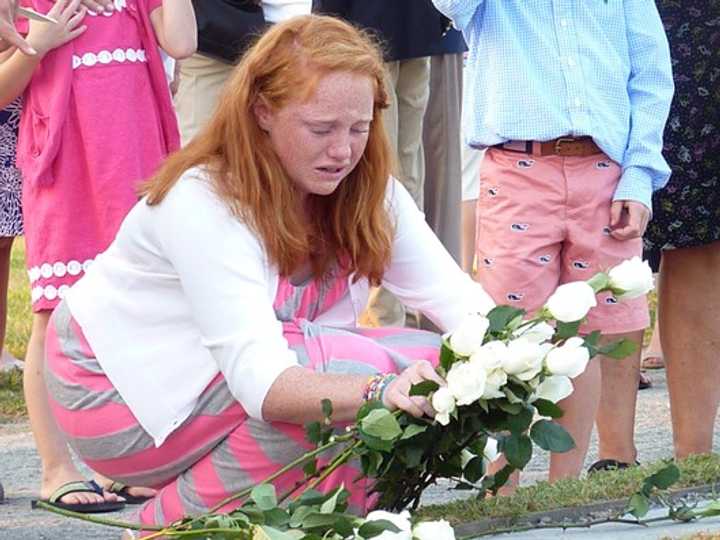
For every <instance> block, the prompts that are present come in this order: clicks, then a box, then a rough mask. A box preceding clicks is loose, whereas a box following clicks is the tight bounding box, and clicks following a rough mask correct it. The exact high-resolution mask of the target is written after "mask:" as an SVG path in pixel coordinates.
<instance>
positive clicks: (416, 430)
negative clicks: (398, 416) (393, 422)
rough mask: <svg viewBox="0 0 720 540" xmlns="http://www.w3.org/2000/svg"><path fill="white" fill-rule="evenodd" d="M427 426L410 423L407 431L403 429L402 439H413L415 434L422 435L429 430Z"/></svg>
mask: <svg viewBox="0 0 720 540" xmlns="http://www.w3.org/2000/svg"><path fill="white" fill-rule="evenodd" d="M427 428H428V427H427V426H421V425H420V424H410V425H409V426H408V427H406V428H405V431H403V434H402V437H400V440H401V441H404V440H405V439H412V438H413V437H414V436H415V435H420V434H421V433H424V432H425V431H427Z"/></svg>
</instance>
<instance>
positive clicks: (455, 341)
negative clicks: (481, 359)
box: [449, 313, 490, 356]
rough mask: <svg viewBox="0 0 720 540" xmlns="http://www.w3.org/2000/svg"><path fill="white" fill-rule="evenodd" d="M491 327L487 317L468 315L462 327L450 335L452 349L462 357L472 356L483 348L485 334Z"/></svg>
mask: <svg viewBox="0 0 720 540" xmlns="http://www.w3.org/2000/svg"><path fill="white" fill-rule="evenodd" d="M489 326H490V321H488V320H487V318H486V317H483V316H482V315H479V314H477V313H475V314H472V315H468V316H467V317H466V318H465V320H464V321H463V322H462V324H461V325H460V327H459V328H458V329H457V330H455V331H454V332H453V333H452V334H451V335H450V340H449V341H450V348H451V349H452V350H453V351H455V353H456V354H459V355H460V356H470V355H471V354H472V353H474V352H475V351H477V350H478V349H479V348H480V347H482V343H483V339H484V338H485V332H487V329H488V327H489Z"/></svg>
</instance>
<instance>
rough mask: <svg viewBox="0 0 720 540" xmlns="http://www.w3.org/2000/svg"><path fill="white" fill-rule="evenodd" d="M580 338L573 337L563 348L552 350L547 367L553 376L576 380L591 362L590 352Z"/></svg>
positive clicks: (546, 361)
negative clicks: (563, 376)
mask: <svg viewBox="0 0 720 540" xmlns="http://www.w3.org/2000/svg"><path fill="white" fill-rule="evenodd" d="M584 343H585V342H584V341H583V339H582V338H580V337H577V336H576V337H571V338H570V339H568V340H567V341H566V342H565V343H564V344H563V345H562V346H561V347H555V348H554V349H551V350H550V352H549V353H547V356H546V357H545V366H546V367H547V369H548V371H549V372H550V373H552V374H553V375H565V376H566V377H570V378H574V377H577V376H578V375H580V374H581V373H582V372H583V371H585V368H586V367H587V363H588V361H589V360H590V351H588V349H587V347H585V346H584Z"/></svg>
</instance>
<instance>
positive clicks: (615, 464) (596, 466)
mask: <svg viewBox="0 0 720 540" xmlns="http://www.w3.org/2000/svg"><path fill="white" fill-rule="evenodd" d="M637 465H640V462H639V461H636V462H635V463H633V464H631V463H625V462H623V461H618V460H617V459H601V460H600V461H596V462H595V463H593V464H592V465H590V467H589V468H588V474H593V473H596V472H602V471H619V470H622V469H627V468H629V467H635V466H637Z"/></svg>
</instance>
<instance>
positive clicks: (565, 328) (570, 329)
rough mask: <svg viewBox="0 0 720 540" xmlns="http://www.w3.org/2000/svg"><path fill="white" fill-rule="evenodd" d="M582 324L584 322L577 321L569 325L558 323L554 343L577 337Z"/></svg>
mask: <svg viewBox="0 0 720 540" xmlns="http://www.w3.org/2000/svg"><path fill="white" fill-rule="evenodd" d="M581 323H582V321H575V322H569V323H567V322H561V321H558V323H557V330H556V331H555V338H554V339H553V341H559V340H562V339H568V338H571V337H574V336H577V334H578V330H579V329H580V324H581Z"/></svg>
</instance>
